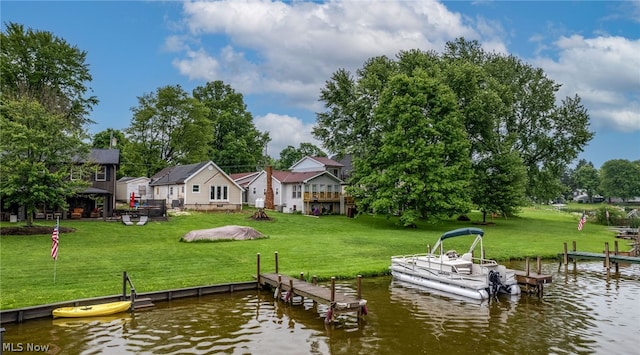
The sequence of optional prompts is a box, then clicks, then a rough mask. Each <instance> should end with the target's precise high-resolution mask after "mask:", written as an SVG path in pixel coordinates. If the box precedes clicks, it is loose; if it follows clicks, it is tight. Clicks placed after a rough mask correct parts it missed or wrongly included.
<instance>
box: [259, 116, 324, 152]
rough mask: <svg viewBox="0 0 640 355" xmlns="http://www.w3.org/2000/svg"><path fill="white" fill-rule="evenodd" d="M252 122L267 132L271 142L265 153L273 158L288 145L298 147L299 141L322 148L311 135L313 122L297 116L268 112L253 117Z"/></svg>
mask: <svg viewBox="0 0 640 355" xmlns="http://www.w3.org/2000/svg"><path fill="white" fill-rule="evenodd" d="M254 124H255V126H256V128H257V129H258V130H260V131H262V132H269V136H270V137H271V142H269V144H268V145H267V153H268V154H269V155H270V156H271V157H273V158H279V157H280V151H282V150H283V149H284V148H286V147H287V146H289V145H291V146H293V147H295V148H298V147H299V146H300V143H311V144H313V145H315V146H317V147H319V148H321V149H322V145H321V143H320V142H318V141H317V140H316V139H314V138H313V136H312V135H311V129H312V128H313V124H312V123H304V122H302V120H301V119H299V118H296V117H291V116H287V115H278V114H275V113H269V114H266V115H264V116H258V117H255V118H254Z"/></svg>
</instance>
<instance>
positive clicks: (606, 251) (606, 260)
mask: <svg viewBox="0 0 640 355" xmlns="http://www.w3.org/2000/svg"><path fill="white" fill-rule="evenodd" d="M604 267H605V268H606V269H607V270H609V269H610V268H611V266H610V260H609V242H604Z"/></svg>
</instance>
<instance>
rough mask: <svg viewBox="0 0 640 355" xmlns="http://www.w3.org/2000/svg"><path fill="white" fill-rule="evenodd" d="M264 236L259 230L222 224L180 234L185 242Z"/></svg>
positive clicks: (245, 238)
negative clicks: (221, 225) (222, 225)
mask: <svg viewBox="0 0 640 355" xmlns="http://www.w3.org/2000/svg"><path fill="white" fill-rule="evenodd" d="M259 238H265V237H264V236H263V235H262V234H261V233H260V232H258V231H257V230H255V229H253V228H251V227H244V226H224V227H218V228H211V229H198V230H193V231H191V232H189V233H187V234H185V235H183V236H182V238H181V240H182V241H185V242H193V241H204V240H251V239H259Z"/></svg>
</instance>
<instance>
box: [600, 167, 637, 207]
mask: <svg viewBox="0 0 640 355" xmlns="http://www.w3.org/2000/svg"><path fill="white" fill-rule="evenodd" d="M600 190H601V191H602V193H603V195H604V196H605V197H607V198H612V197H619V198H621V199H622V200H623V201H627V200H629V199H630V198H632V197H636V196H640V161H634V162H632V161H629V160H626V159H613V160H608V161H606V162H605V163H604V164H602V167H601V168H600Z"/></svg>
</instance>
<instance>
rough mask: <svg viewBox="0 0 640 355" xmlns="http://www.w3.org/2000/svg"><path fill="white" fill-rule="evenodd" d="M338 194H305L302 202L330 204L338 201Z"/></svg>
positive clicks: (339, 194)
mask: <svg viewBox="0 0 640 355" xmlns="http://www.w3.org/2000/svg"><path fill="white" fill-rule="evenodd" d="M341 195H342V194H341V193H340V192H305V193H304V201H305V202H306V201H318V202H323V201H324V202H332V201H340V196H341Z"/></svg>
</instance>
